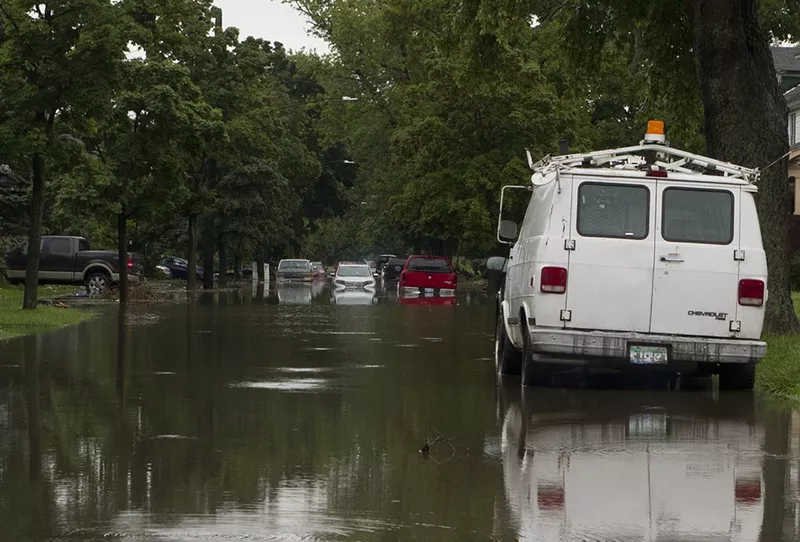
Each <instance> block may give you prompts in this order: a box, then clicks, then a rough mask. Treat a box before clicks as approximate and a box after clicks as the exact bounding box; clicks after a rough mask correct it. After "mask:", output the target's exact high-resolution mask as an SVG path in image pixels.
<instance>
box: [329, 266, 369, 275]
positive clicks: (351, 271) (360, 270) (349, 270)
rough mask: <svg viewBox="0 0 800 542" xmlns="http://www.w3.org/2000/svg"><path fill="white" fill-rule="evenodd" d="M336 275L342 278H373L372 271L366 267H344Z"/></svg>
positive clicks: (340, 267)
mask: <svg viewBox="0 0 800 542" xmlns="http://www.w3.org/2000/svg"><path fill="white" fill-rule="evenodd" d="M336 274H337V275H338V276H340V277H371V276H372V270H371V269H370V268H369V267H367V266H366V265H342V266H339V270H338V271H337V272H336Z"/></svg>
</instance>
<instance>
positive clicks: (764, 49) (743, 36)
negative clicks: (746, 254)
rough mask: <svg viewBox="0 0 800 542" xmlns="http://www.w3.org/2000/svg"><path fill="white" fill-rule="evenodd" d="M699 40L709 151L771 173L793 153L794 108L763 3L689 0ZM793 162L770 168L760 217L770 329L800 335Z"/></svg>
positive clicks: (760, 198) (761, 190)
mask: <svg viewBox="0 0 800 542" xmlns="http://www.w3.org/2000/svg"><path fill="white" fill-rule="evenodd" d="M684 6H685V9H686V11H687V13H688V15H689V19H690V21H691V25H692V32H693V35H694V50H695V56H696V58H697V63H698V66H699V76H700V87H701V91H702V98H703V106H704V108H705V134H706V146H707V148H708V153H709V154H710V155H711V156H712V157H714V158H717V159H721V160H725V161H728V162H733V163H734V164H739V165H743V166H747V167H759V168H765V167H766V166H767V165H768V164H771V163H772V162H773V161H775V160H778V159H779V158H780V157H781V156H784V155H785V154H786V153H787V152H788V150H789V140H788V133H787V113H788V112H787V108H786V101H785V100H784V98H783V93H782V92H781V88H780V85H779V84H778V80H777V78H776V77H775V66H774V63H773V61H772V55H771V53H770V50H769V41H768V36H767V34H766V33H765V32H764V31H763V29H762V28H761V25H760V23H759V20H758V2H757V0H741V1H740V2H731V1H730V0H704V1H699V0H684ZM787 164H788V162H787V160H786V159H785V158H783V159H781V160H780V161H778V163H776V164H775V165H773V166H772V167H771V168H769V169H767V170H765V171H764V172H763V174H762V176H761V180H760V181H759V187H758V189H759V194H758V212H759V217H760V222H761V235H762V237H763V242H764V248H765V250H766V254H767V266H768V268H769V301H768V302H767V307H766V322H765V327H766V329H767V330H769V331H773V332H790V331H795V330H797V329H798V327H800V326H798V321H797V316H796V315H795V312H794V307H793V305H792V297H791V289H790V285H789V266H790V261H791V257H790V256H791V249H790V245H789V225H790V218H791V217H790V215H791V194H790V192H789V182H788V173H787Z"/></svg>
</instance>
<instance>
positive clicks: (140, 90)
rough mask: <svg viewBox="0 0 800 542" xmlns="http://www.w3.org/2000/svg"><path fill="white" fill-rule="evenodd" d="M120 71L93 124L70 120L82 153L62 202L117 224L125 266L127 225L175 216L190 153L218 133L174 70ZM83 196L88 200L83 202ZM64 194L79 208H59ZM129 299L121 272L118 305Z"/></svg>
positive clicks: (136, 63) (137, 67)
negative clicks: (86, 195) (79, 139)
mask: <svg viewBox="0 0 800 542" xmlns="http://www.w3.org/2000/svg"><path fill="white" fill-rule="evenodd" d="M122 72H123V73H122V77H121V80H120V85H119V87H118V88H117V90H116V91H115V93H114V96H113V99H112V100H111V101H110V102H109V103H108V106H107V108H106V109H105V110H104V114H103V115H102V117H101V118H100V120H99V122H97V123H88V124H86V123H82V122H80V119H71V120H72V123H71V124H72V127H73V129H74V130H75V132H76V136H78V137H80V138H81V139H83V141H84V142H85V150H86V153H87V154H86V155H85V156H84V158H83V161H82V163H81V164H80V165H79V166H77V167H75V168H74V169H73V170H72V171H71V172H70V173H69V174H68V176H67V177H68V178H69V179H71V182H72V187H71V189H70V190H69V191H68V192H67V191H66V190H64V191H62V196H63V197H62V203H65V204H66V205H65V207H67V208H76V207H79V206H81V204H82V206H83V207H84V208H88V209H91V210H93V211H94V212H95V213H97V214H99V215H100V216H105V217H106V219H107V220H111V219H115V222H116V224H117V247H118V252H119V258H120V262H125V261H126V259H127V253H128V242H127V224H128V221H129V220H131V219H134V220H135V219H148V218H149V219H151V220H159V219H162V217H163V216H165V215H166V216H174V215H175V214H176V213H179V212H180V210H181V205H183V204H184V202H185V200H186V199H187V197H188V185H189V177H190V172H191V168H192V167H193V166H194V164H195V162H196V156H195V149H196V148H197V147H198V146H202V143H203V141H204V139H205V138H206V137H209V136H208V134H210V133H213V132H214V131H217V133H219V129H220V124H221V118H220V116H219V114H218V112H217V111H214V110H213V109H212V108H211V107H210V106H209V105H208V104H207V103H206V102H205V101H204V99H203V96H202V93H201V92H200V89H199V88H197V86H195V85H194V84H193V83H192V81H191V79H190V78H189V73H188V70H187V69H186V68H184V67H182V66H180V65H177V64H174V63H172V62H169V61H166V60H159V59H133V60H129V61H127V62H126V63H125V65H124V67H123V70H122ZM76 140H77V138H76ZM63 188H64V187H62V189H63ZM87 193H90V194H92V197H91V198H90V199H89V200H88V201H87V200H86V198H85V196H84V194H87ZM68 194H69V195H71V196H72V197H76V198H78V201H74V200H73V201H71V202H70V201H65V198H67V197H69V196H68ZM79 202H80V203H79ZM127 296H128V284H127V269H126V268H124V266H121V267H120V301H121V302H125V301H126V300H127Z"/></svg>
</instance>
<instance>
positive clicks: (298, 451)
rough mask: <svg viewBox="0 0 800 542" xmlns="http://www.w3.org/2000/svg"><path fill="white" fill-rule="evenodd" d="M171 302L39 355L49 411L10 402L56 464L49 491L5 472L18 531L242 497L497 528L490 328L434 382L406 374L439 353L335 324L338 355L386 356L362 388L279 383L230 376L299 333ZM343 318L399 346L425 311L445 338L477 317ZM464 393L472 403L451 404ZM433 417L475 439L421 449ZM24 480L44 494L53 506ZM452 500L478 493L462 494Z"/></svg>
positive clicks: (207, 509)
mask: <svg viewBox="0 0 800 542" xmlns="http://www.w3.org/2000/svg"><path fill="white" fill-rule="evenodd" d="M130 310H132V311H135V310H137V309H135V308H133V307H132V308H131V309H130ZM172 310H174V312H175V313H176V314H177V313H179V312H183V311H185V312H183V315H182V317H180V318H176V319H173V320H170V319H167V318H164V319H163V320H162V321H160V322H159V325H158V326H133V325H126V320H125V314H124V313H120V314H119V315H118V317H117V318H111V319H108V320H103V321H98V322H94V323H93V324H92V326H93V327H92V333H91V336H89V337H86V339H87V340H86V341H83V340H81V341H78V342H77V346H76V351H75V352H74V353H70V354H69V355H68V356H66V357H63V358H62V357H60V356H59V355H58V350H59V342H58V340H50V339H46V340H45V341H44V343H45V344H44V345H43V348H40V349H39V351H38V352H36V353H34V354H33V355H32V357H33V360H36V359H39V360H44V359H47V360H50V361H48V362H46V363H44V365H43V366H42V367H41V371H40V373H39V377H40V378H39V379H38V380H36V383H37V385H40V390H39V393H36V392H34V393H32V394H30V397H37V396H38V397H39V398H40V401H39V403H38V408H39V410H36V408H31V407H32V406H33V407H36V406H37V405H36V404H34V403H30V404H26V403H25V402H24V401H23V400H22V399H23V394H22V393H21V392H20V391H15V392H12V395H13V394H16V399H11V400H9V401H7V402H8V409H9V412H10V417H11V418H12V419H14V420H17V421H16V424H17V428H16V429H15V430H14V431H15V434H17V435H23V436H28V435H26V433H25V430H26V429H25V421H26V418H28V417H30V418H31V419H34V418H38V419H39V420H40V422H39V423H33V425H34V426H38V427H39V428H40V432H39V433H36V434H31V435H30V438H32V439H33V440H32V441H31V442H33V445H32V446H31V447H30V448H31V449H32V450H34V449H35V448H37V445H36V444H35V443H36V438H37V436H38V439H39V440H38V442H40V445H38V448H39V449H40V450H41V451H40V452H39V453H36V454H34V458H35V457H40V458H41V461H42V466H41V468H38V469H34V470H35V473H37V474H39V475H40V476H41V478H42V480H41V483H40V485H39V487H41V488H42V492H41V493H38V494H37V493H36V492H35V491H34V483H35V482H32V481H31V480H30V479H28V477H27V476H17V477H16V478H14V477H13V476H12V477H11V478H4V485H3V487H2V488H0V522H2V524H3V525H4V532H11V533H14V532H19V533H25V534H26V536H23V537H22V538H26V537H33V536H34V535H36V536H39V534H43V535H46V536H57V535H59V534H64V533H65V532H68V531H71V530H73V529H76V528H94V529H95V531H94V532H105V531H106V530H109V529H110V530H113V524H114V521H115V518H116V517H117V513H118V512H119V511H121V510H139V511H142V512H144V513H152V514H154V517H155V518H157V521H162V522H165V523H169V522H170V521H172V520H170V519H168V518H169V517H174V516H172V514H178V515H189V514H192V515H194V514H207V513H215V512H217V511H219V510H220V509H221V508H222V507H223V506H224V507H230V506H232V505H236V506H245V507H248V508H249V509H250V510H253V511H254V512H255V513H263V511H264V510H265V508H264V507H266V509H269V508H270V507H275V509H277V510H284V508H282V507H285V506H291V507H295V510H294V511H295V512H297V513H298V517H303V513H304V510H302V509H300V508H302V507H308V508H311V509H312V510H313V509H315V508H319V509H320V510H322V509H326V510H333V511H334V512H333V513H334V514H336V513H337V512H336V511H339V512H338V513H340V514H344V512H343V511H356V512H353V513H354V514H356V515H357V514H358V513H359V512H358V511H365V510H371V511H373V512H371V514H377V515H379V516H381V517H384V518H394V521H396V522H397V524H398V525H406V526H408V525H415V524H417V523H420V518H423V517H426V516H428V515H429V514H430V513H431V511H436V512H437V514H438V519H437V521H440V522H443V523H447V524H449V525H459V526H463V529H464V532H468V531H469V529H474V530H476V531H478V532H485V531H486V526H487V525H492V523H493V521H494V519H493V517H494V514H495V513H496V508H497V507H498V506H499V505H501V504H502V502H503V496H502V480H501V477H499V476H498V473H499V470H498V469H499V466H498V465H493V464H491V463H487V462H486V461H485V459H484V457H483V455H482V453H481V450H482V446H483V434H482V433H480V432H478V433H476V432H475V431H474V428H475V426H476V424H478V425H480V426H484V427H492V426H493V425H494V423H495V422H494V419H493V411H492V408H486V406H487V404H488V403H490V402H491V396H489V397H487V393H486V392H487V388H486V386H485V385H484V384H485V383H484V382H482V381H481V380H479V379H475V378H474V377H470V376H466V375H464V374H463V373H462V372H461V371H460V366H459V363H458V362H459V360H461V359H466V360H472V359H474V357H475V355H476V351H477V350H479V349H476V346H475V345H476V344H478V343H480V344H482V342H483V337H480V336H475V337H474V338H470V337H472V336H471V335H469V336H466V337H465V338H464V339H463V340H462V341H461V342H460V343H459V344H455V345H453V346H452V348H451V347H450V346H445V345H442V346H441V349H442V350H441V351H442V354H443V357H442V359H443V360H445V361H442V360H439V361H438V362H439V363H441V364H442V370H449V371H452V377H451V378H449V379H448V382H449V383H448V385H447V386H446V387H445V388H442V389H440V390H439V392H438V393H430V394H427V393H423V394H420V393H419V390H418V387H417V386H412V385H406V384H408V382H407V379H408V378H409V374H408V373H407V371H408V370H409V369H410V368H411V367H413V365H414V364H419V366H424V364H427V363H430V360H425V359H415V358H414V357H413V356H411V357H410V351H409V350H408V349H403V348H384V349H383V350H381V351H378V350H376V349H375V345H374V343H371V342H369V341H368V340H366V339H364V338H363V337H362V338H361V339H359V340H354V338H353V336H346V335H333V336H332V337H333V340H334V341H341V343H340V344H341V346H342V348H341V349H340V350H341V351H342V352H346V357H343V358H337V359H336V360H335V361H333V362H332V363H333V365H334V369H335V366H336V365H339V364H341V365H346V366H350V365H353V364H357V363H361V364H368V363H372V364H382V365H386V367H385V368H381V369H364V370H362V373H359V375H363V376H359V378H362V379H363V381H362V382H361V384H360V385H359V391H358V393H343V392H341V391H339V390H336V389H335V388H334V389H331V390H327V389H323V390H320V391H318V392H312V393H303V394H298V393H278V392H266V391H265V390H258V389H242V388H231V387H228V386H226V382H229V381H231V380H232V379H233V380H235V375H237V374H240V373H239V372H238V371H241V368H242V367H243V366H244V365H247V364H253V363H259V362H261V360H263V362H264V364H265V365H266V364H267V363H269V362H270V360H271V363H273V364H279V363H284V362H285V363H290V362H291V361H292V359H293V358H292V356H297V355H298V344H299V343H298V338H297V336H293V335H287V336H284V335H281V334H280V333H278V334H274V335H272V336H270V338H269V340H266V341H265V340H257V339H254V338H253V336H252V335H251V334H250V333H249V332H248V331H247V330H245V331H242V330H241V329H240V328H241V322H240V321H230V320H227V319H225V318H223V317H221V315H222V314H224V312H223V311H220V310H219V307H216V308H215V307H198V306H197V305H192V304H187V305H186V306H185V308H184V307H175V308H174V309H172ZM252 310H255V311H262V310H263V308H259V307H252ZM398 310H402V308H400V307H398ZM437 310H438V309H437ZM129 315H130V313H129ZM130 316H131V317H132V316H133V315H130ZM332 322H333V324H326V325H329V326H330V325H334V326H344V327H347V326H351V327H352V328H357V329H360V330H362V331H375V330H381V337H382V338H383V339H384V340H386V341H389V342H390V343H395V342H396V343H402V342H408V341H409V340H411V339H410V335H409V334H412V335H416V338H417V339H419V336H420V331H419V329H418V326H421V327H425V328H426V330H427V332H428V334H430V335H432V336H441V335H442V334H444V333H446V332H449V331H448V330H449V329H450V328H451V327H454V326H459V325H463V323H464V322H459V321H458V318H457V317H454V316H453V314H452V312H451V311H447V313H446V314H445V313H438V312H436V313H434V312H431V311H430V310H429V309H428V308H422V309H421V310H420V312H418V313H417V315H416V318H414V319H412V320H409V321H408V322H409V323H410V324H411V325H412V326H413V327H412V328H411V329H406V328H404V327H403V326H397V325H396V322H397V321H396V319H395V318H394V317H392V318H391V319H389V320H387V321H383V320H380V319H379V320H377V321H372V320H367V319H364V318H363V317H359V316H358V314H354V315H353V316H352V320H342V321H338V320H337V321H332ZM365 322H366V323H365ZM426 322H427V325H426ZM359 326H361V327H359ZM364 326H366V327H364ZM325 329H328V328H325ZM330 329H331V330H336V329H340V328H339V327H331V328H330ZM66 333H68V334H73V333H76V334H77V333H85V331H81V329H80V328H73V329H71V330H68V331H67V332H66ZM63 339H64V337H62V338H61V339H59V340H63ZM335 344H336V343H334V345H335ZM345 347H346V348H345ZM379 352H380V353H381V356H382V358H381V359H380V360H378V359H376V355H377V354H378V353H379ZM114 354H116V356H115V355H114ZM451 356H452V358H451ZM115 357H116V359H115ZM296 361H297V360H296ZM300 361H301V362H302V360H300ZM388 367H394V368H395V369H392V370H389V369H388ZM447 367H449V369H447ZM156 371H159V372H160V371H167V372H175V373H177V374H174V375H168V374H165V375H154V372H156ZM29 374H33V375H35V374H37V373H36V372H35V371H34V372H32V373H26V379H25V384H24V386H25V387H28V386H29V383H28V379H27V378H28V376H27V375H29ZM412 379H413V377H412ZM33 384H34V381H31V382H30V385H33ZM16 389H17V390H19V389H20V386H19V385H17V386H16ZM26 391H27V389H26ZM476 397H478V398H486V399H487V401H482V400H475V398H476ZM454 404H458V405H463V408H459V409H453V408H452V406H453V405H454ZM431 427H437V428H441V429H442V430H443V431H446V432H447V434H448V436H453V437H454V441H455V442H458V443H459V445H465V446H467V447H468V448H469V449H470V450H471V453H470V454H469V455H467V454H463V455H460V456H459V457H457V458H456V459H454V460H453V461H451V462H449V463H447V465H445V466H439V465H436V464H435V463H433V462H424V461H421V459H420V457H419V454H418V453H417V451H416V450H417V448H418V447H419V444H420V442H421V441H422V440H423V439H424V437H425V436H427V435H430V434H431V433H430V428H431ZM0 450H2V452H3V457H2V459H0V465H7V467H6V469H5V471H4V472H6V473H8V472H13V471H19V472H22V473H25V472H27V469H24V468H22V469H19V468H16V469H15V468H13V467H11V465H12V464H15V465H17V466H24V465H25V463H26V462H27V458H25V457H20V456H19V454H20V448H19V447H18V446H11V447H8V449H7V448H6V447H0ZM15 455H16V456H17V457H16V459H15V458H14V456H15ZM32 464H33V463H32ZM465 472H469V476H464V475H463V474H464V473H465ZM56 488H57V489H56ZM387 488H391V493H389V490H388V489H387ZM298 492H299V493H298ZM297 494H303V495H305V501H303V502H298V501H297V500H296V498H295V497H293V495H297ZM19 495H31V497H30V499H38V503H39V504H38V505H36V506H34V505H33V503H31V502H29V501H25V500H24V499H22V500H21V499H20V498H19ZM36 495H38V497H37V496H36ZM454 502H457V503H463V506H460V507H454V506H452V503H454ZM498 503H500V504H498ZM259 510H260V511H261V512H259ZM348 514H349V513H348ZM6 526H13V528H12V527H8V528H6ZM416 529H423V530H418V531H414V529H411V528H410V530H408V531H403V532H407V533H409V534H413V533H415V532H416V533H417V534H419V535H424V533H426V532H427V531H425V530H424V528H422V527H417V528H416ZM381 536H383V535H379V534H375V535H365V538H366V539H376V538H380V537H381ZM370 537H372V538H370Z"/></svg>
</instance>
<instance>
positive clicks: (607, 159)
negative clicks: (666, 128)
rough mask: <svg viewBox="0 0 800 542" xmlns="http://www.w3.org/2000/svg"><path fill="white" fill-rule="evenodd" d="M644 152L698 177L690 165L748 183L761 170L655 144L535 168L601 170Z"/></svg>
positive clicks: (663, 164) (543, 162) (574, 156)
mask: <svg viewBox="0 0 800 542" xmlns="http://www.w3.org/2000/svg"><path fill="white" fill-rule="evenodd" d="M644 152H655V153H658V154H661V155H667V156H670V157H673V158H677V160H675V161H674V162H664V161H659V162H658V163H657V164H658V165H659V166H660V167H662V168H664V169H667V170H672V171H676V172H680V173H685V174H698V172H697V171H694V170H692V169H689V168H688V167H687V166H689V165H696V166H699V167H702V168H705V169H711V170H717V171H720V172H721V173H723V175H724V176H726V177H734V178H737V179H743V180H745V181H747V182H749V183H755V182H757V181H758V178H759V174H760V172H759V170H758V169H751V168H746V167H742V166H737V165H735V164H731V163H728V162H723V161H721V160H715V159H713V158H708V157H706V156H701V155H698V154H694V153H691V152H687V151H682V150H680V149H675V148H672V147H667V146H664V145H652V144H650V145H647V144H645V145H636V146H633V147H622V148H619V149H609V150H603V151H595V152H589V153H584V154H568V155H564V156H553V157H547V158H546V159H544V160H541V161H540V162H539V163H538V164H536V166H539V168H547V167H559V168H562V167H571V166H579V165H581V164H588V165H591V166H598V167H599V166H602V165H605V164H608V163H611V162H632V161H634V159H635V160H641V159H642V157H641V156H638V155H637V154H638V153H644Z"/></svg>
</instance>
